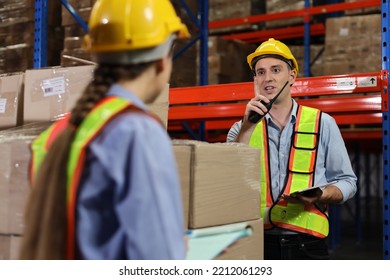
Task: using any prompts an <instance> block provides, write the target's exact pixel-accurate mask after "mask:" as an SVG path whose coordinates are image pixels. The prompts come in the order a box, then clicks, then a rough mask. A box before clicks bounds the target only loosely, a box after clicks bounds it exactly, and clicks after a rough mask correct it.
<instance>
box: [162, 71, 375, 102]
mask: <svg viewBox="0 0 390 280" xmlns="http://www.w3.org/2000/svg"><path fill="white" fill-rule="evenodd" d="M381 90H382V78H381V73H380V72H372V73H361V74H360V73H358V74H348V75H330V76H320V77H308V78H297V79H296V81H295V83H294V86H293V87H292V88H291V94H292V96H293V97H316V96H320V95H321V96H324V95H342V94H348V93H368V92H378V93H380V92H381ZM253 94H254V93H253V82H242V83H230V84H219V85H207V86H195V87H181V88H171V89H170V91H169V104H170V105H183V104H194V103H208V102H223V101H226V102H231V101H240V100H243V101H245V100H249V99H251V98H252V97H253Z"/></svg>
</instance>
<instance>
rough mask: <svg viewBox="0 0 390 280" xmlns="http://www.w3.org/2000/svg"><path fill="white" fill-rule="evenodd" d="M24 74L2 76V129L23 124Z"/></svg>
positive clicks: (0, 98) (0, 96)
mask: <svg viewBox="0 0 390 280" xmlns="http://www.w3.org/2000/svg"><path fill="white" fill-rule="evenodd" d="M23 79H24V74H23V73H11V74H5V75H1V76H0V129H4V128H9V127H14V126H17V125H21V124H22V122H23V115H22V114H23Z"/></svg>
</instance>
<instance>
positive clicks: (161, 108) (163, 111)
mask: <svg viewBox="0 0 390 280" xmlns="http://www.w3.org/2000/svg"><path fill="white" fill-rule="evenodd" d="M147 107H148V109H149V110H150V111H151V112H152V113H153V114H155V115H156V116H157V117H158V118H159V119H160V120H161V122H162V123H163V125H164V127H165V129H166V128H167V127H168V108H169V84H166V86H165V88H164V89H163V90H162V92H161V93H160V95H159V96H158V97H157V99H156V100H155V101H154V102H153V103H151V104H147Z"/></svg>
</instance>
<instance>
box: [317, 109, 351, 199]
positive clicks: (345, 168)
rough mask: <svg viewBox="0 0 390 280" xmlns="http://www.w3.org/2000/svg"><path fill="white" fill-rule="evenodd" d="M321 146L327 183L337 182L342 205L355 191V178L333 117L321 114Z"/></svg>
mask: <svg viewBox="0 0 390 280" xmlns="http://www.w3.org/2000/svg"><path fill="white" fill-rule="evenodd" d="M321 134H322V137H321V145H322V148H323V149H324V151H325V168H326V174H325V175H326V178H327V181H328V182H331V181H333V180H339V182H337V183H336V186H337V187H338V188H339V189H340V191H341V192H342V194H343V200H342V203H344V202H345V201H347V200H348V199H350V198H352V197H353V196H354V195H355V193H356V190H357V186H356V182H357V177H356V175H355V173H354V172H353V169H352V165H351V160H350V158H349V155H348V151H347V149H346V146H345V143H344V139H343V137H342V135H341V132H340V129H339V127H338V126H337V124H336V121H335V120H334V118H333V117H331V116H330V115H328V114H326V113H322V129H321Z"/></svg>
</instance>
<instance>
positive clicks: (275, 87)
mask: <svg viewBox="0 0 390 280" xmlns="http://www.w3.org/2000/svg"><path fill="white" fill-rule="evenodd" d="M255 71H256V76H254V83H255V88H256V94H261V95H264V96H266V97H267V98H269V99H270V98H273V97H274V96H275V95H276V94H277V93H278V92H279V91H280V90H281V89H282V87H283V86H284V84H285V83H286V81H289V84H290V85H291V84H293V83H294V81H295V77H296V71H295V70H291V69H290V67H289V66H288V65H287V63H286V62H284V61H283V60H280V59H277V58H273V57H266V58H262V59H260V60H259V61H258V62H257V63H256V65H255ZM284 92H288V93H289V92H290V86H287V87H286V88H285V89H284ZM282 95H283V96H286V95H289V94H282ZM281 97H282V96H281ZM278 99H279V98H278Z"/></svg>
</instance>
